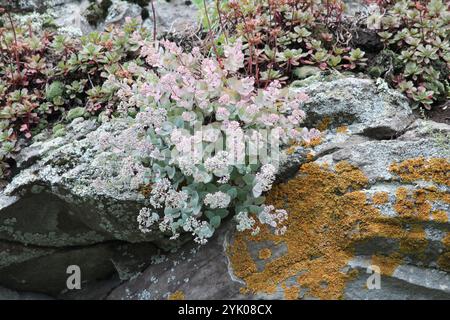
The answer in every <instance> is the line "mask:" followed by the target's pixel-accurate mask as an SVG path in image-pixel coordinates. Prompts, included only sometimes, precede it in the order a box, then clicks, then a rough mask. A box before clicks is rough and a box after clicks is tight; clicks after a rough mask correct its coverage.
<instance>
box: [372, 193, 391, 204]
mask: <svg viewBox="0 0 450 320" xmlns="http://www.w3.org/2000/svg"><path fill="white" fill-rule="evenodd" d="M388 201H389V194H388V193H387V192H377V193H375V194H374V195H373V197H372V202H373V204H378V205H381V204H385V203H387V202H388Z"/></svg>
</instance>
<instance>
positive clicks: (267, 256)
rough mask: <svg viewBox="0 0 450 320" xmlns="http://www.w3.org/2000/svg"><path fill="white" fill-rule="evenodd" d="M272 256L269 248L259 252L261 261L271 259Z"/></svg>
mask: <svg viewBox="0 0 450 320" xmlns="http://www.w3.org/2000/svg"><path fill="white" fill-rule="evenodd" d="M271 256H272V251H271V250H270V249H269V248H264V249H261V250H259V253H258V257H259V258H260V259H261V260H267V259H270V257H271Z"/></svg>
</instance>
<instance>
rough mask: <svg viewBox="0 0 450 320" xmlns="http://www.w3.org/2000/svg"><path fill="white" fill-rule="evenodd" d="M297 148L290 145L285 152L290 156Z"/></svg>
mask: <svg viewBox="0 0 450 320" xmlns="http://www.w3.org/2000/svg"><path fill="white" fill-rule="evenodd" d="M297 148H298V145H292V146H290V147H289V148H288V149H287V150H286V154H288V155H291V154H294V152H295V150H296V149H297Z"/></svg>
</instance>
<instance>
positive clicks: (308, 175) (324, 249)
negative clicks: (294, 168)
mask: <svg viewBox="0 0 450 320" xmlns="http://www.w3.org/2000/svg"><path fill="white" fill-rule="evenodd" d="M424 165H426V162H424ZM418 170H419V172H422V173H423V174H424V176H425V177H429V176H430V175H429V171H426V170H423V169H422V168H420V167H419V168H418ZM411 174H413V175H414V176H417V177H422V176H421V175H416V173H415V172H411ZM442 175H443V174H442V173H441V172H438V171H436V170H435V171H434V176H435V177H442ZM439 180H440V179H439ZM367 184H368V179H367V177H366V176H365V175H364V173H363V172H362V171H361V170H359V169H358V168H355V167H354V166H352V165H350V164H349V163H347V162H339V163H338V164H336V166H335V167H334V168H328V166H326V165H318V164H316V163H306V164H303V165H302V166H301V168H300V171H299V173H298V174H297V176H296V177H295V178H294V179H292V180H290V181H288V182H286V183H284V184H280V185H277V186H274V188H273V189H272V190H271V191H270V192H269V194H268V195H267V203H269V204H272V205H274V206H275V207H277V208H280V209H281V208H283V209H286V210H287V211H288V213H289V219H288V223H287V232H286V233H285V234H284V235H281V236H276V235H274V234H273V232H272V231H270V230H269V228H266V227H261V232H260V233H259V234H258V235H257V236H252V235H250V233H238V234H236V236H235V239H234V241H233V243H232V244H231V246H230V247H229V249H228V254H229V258H230V261H231V264H232V267H233V270H234V272H235V275H236V276H238V277H239V278H241V279H243V280H244V281H245V283H246V286H247V287H246V289H245V291H246V292H249V293H266V294H273V293H275V292H276V291H277V289H279V288H281V289H283V290H284V291H285V294H286V295H287V296H289V297H292V295H293V294H294V293H293V292H292V291H293V290H294V289H291V288H290V287H289V288H287V286H286V285H284V286H283V284H285V283H286V281H287V280H288V279H291V278H292V277H295V278H296V279H297V282H298V285H299V286H300V287H302V288H305V289H306V290H308V295H310V296H313V297H317V298H322V299H340V298H342V296H343V291H344V288H345V285H346V283H347V282H348V281H349V280H350V279H351V278H352V277H353V276H354V274H353V273H352V272H348V273H345V272H343V271H342V270H345V269H344V267H345V266H346V265H347V264H348V262H349V261H350V260H351V259H352V258H353V256H354V250H355V247H356V245H357V244H358V243H360V242H363V241H364V242H365V241H373V240H374V239H379V238H388V239H395V240H397V241H398V243H399V246H400V250H399V251H398V252H397V253H394V254H392V255H390V256H388V257H380V255H379V254H376V255H375V257H374V259H375V260H376V261H377V262H378V264H380V267H381V269H382V270H383V273H385V274H389V273H390V272H393V271H394V270H395V268H396V266H397V265H398V264H400V263H401V262H402V261H403V258H404V257H406V256H409V255H411V254H412V255H414V256H417V257H419V258H420V257H421V255H422V254H424V252H425V249H426V247H427V245H428V241H427V239H426V234H425V232H424V230H423V221H424V220H429V219H430V214H431V204H430V202H431V201H446V200H445V198H446V196H447V195H446V194H444V193H442V192H439V191H438V190H437V188H426V189H419V190H409V189H407V188H398V190H397V192H396V203H395V204H394V208H395V209H396V210H397V213H398V217H387V216H384V215H382V213H381V211H380V210H379V209H378V208H376V207H375V206H374V204H373V203H372V201H371V199H368V197H367V195H366V193H365V192H364V191H363V190H364V188H365V187H366V186H367ZM379 197H380V198H382V200H384V199H385V195H383V196H379ZM447 200H448V198H447ZM260 241H265V242H267V241H269V242H271V243H274V245H278V244H281V243H283V244H284V245H285V246H286V248H287V250H286V253H285V254H284V255H282V256H280V257H277V258H276V259H272V260H271V261H268V262H267V263H266V264H265V266H264V268H263V269H262V270H260V271H258V269H257V267H256V264H255V262H254V261H253V258H252V256H251V254H250V251H249V249H250V248H251V246H252V244H253V243H254V242H260ZM446 258H447V256H445V257H444V256H443V258H441V260H442V261H443V262H442V261H441V263H442V264H443V265H445V263H446V261H447V260H446ZM286 290H289V292H287V293H286Z"/></svg>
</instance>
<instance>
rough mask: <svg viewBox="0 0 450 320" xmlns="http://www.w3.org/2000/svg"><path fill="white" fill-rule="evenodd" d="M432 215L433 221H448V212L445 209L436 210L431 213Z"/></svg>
mask: <svg viewBox="0 0 450 320" xmlns="http://www.w3.org/2000/svg"><path fill="white" fill-rule="evenodd" d="M431 217H432V219H433V221H437V222H440V223H445V222H447V221H448V215H447V212H445V211H444V210H436V211H433V212H432V213H431Z"/></svg>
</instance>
